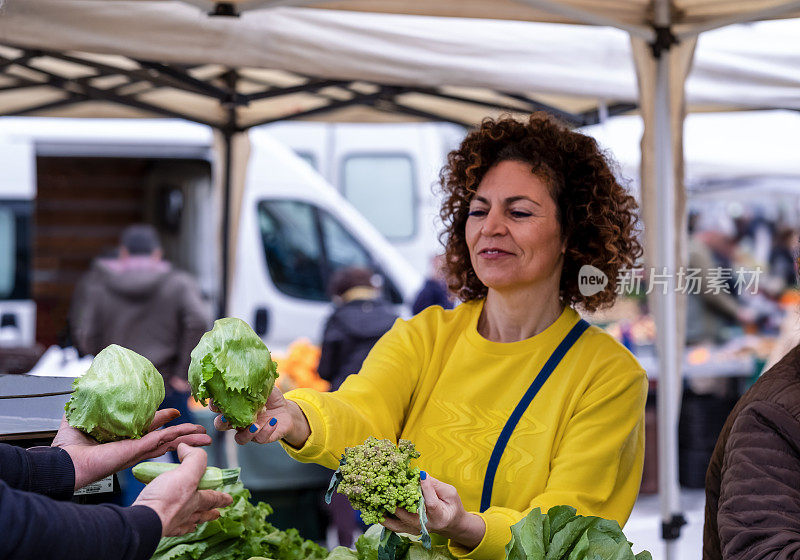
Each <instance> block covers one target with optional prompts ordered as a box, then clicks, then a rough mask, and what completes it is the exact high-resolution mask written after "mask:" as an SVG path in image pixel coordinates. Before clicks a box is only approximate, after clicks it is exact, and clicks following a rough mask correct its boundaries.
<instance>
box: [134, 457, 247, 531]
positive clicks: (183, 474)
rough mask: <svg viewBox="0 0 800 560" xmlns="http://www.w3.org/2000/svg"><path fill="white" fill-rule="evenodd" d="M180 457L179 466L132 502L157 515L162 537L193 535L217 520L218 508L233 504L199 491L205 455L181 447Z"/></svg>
mask: <svg viewBox="0 0 800 560" xmlns="http://www.w3.org/2000/svg"><path fill="white" fill-rule="evenodd" d="M178 457H179V458H180V460H181V464H180V466H179V467H178V468H177V469H175V470H172V471H167V472H165V473H163V474H160V475H158V476H157V477H156V478H155V479H154V480H153V481H152V482H151V483H150V484H148V485H147V486H145V488H144V490H142V492H141V493H140V494H139V497H138V498H136V501H135V502H133V505H134V506H147V507H149V508H151V509H152V510H153V511H155V512H156V513H157V514H158V517H159V518H160V519H161V536H162V537H174V536H178V535H183V534H185V533H189V532H191V531H194V530H195V528H196V527H197V525H198V524H199V523H204V522H206V521H211V520H213V519H216V518H218V517H219V511H217V508H221V507H226V506H229V505H231V503H232V502H233V499H232V498H231V497H230V496H229V495H228V494H225V493H224V492H217V491H215V490H198V489H197V485H198V484H199V483H200V478H202V476H203V473H204V472H205V470H206V461H207V456H206V452H205V451H203V450H202V449H198V448H195V447H189V446H188V445H186V444H185V443H181V444H180V445H178Z"/></svg>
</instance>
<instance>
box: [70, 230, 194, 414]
mask: <svg viewBox="0 0 800 560" xmlns="http://www.w3.org/2000/svg"><path fill="white" fill-rule="evenodd" d="M209 323H210V313H209V310H208V309H207V306H206V304H205V303H204V302H203V300H202V298H201V295H200V289H199V288H198V286H197V283H196V282H195V280H194V278H192V277H191V276H190V275H189V274H187V273H185V272H181V271H179V270H176V269H174V268H173V267H172V266H171V265H170V263H168V262H166V261H165V260H164V259H163V253H162V250H161V243H160V241H159V238H158V234H157V233H156V230H155V228H153V227H152V226H150V225H145V224H137V225H132V226H129V227H128V228H126V229H125V230H124V231H123V232H122V236H121V238H120V245H119V255H118V257H117V258H100V259H97V260H96V261H95V262H94V264H93V266H92V269H91V270H90V271H89V272H88V273H87V274H86V275H85V276H84V277H83V278H82V279H81V281H80V282H79V284H78V286H77V287H76V289H75V295H74V297H73V301H72V308H71V310H70V326H71V334H72V339H73V341H74V343H75V346H76V347H77V348H78V350H79V351H80V352H82V353H84V354H97V353H98V352H99V351H100V350H102V349H103V348H105V347H106V346H108V345H109V344H119V345H120V346H124V347H125V348H129V349H131V350H133V351H134V352H137V353H139V354H141V355H142V356H144V357H145V358H147V359H148V360H150V361H151V362H152V363H153V365H154V366H155V367H156V369H158V371H160V372H161V374H162V375H163V376H164V385H165V386H166V398H165V399H164V404H163V406H164V407H166V408H177V409H178V410H179V411H180V413H181V421H191V415H190V414H189V411H188V407H187V399H188V397H189V384H188V381H187V375H188V371H189V359H190V353H191V351H192V349H193V348H194V347H195V345H196V344H197V342H198V341H199V340H200V337H201V336H203V333H204V332H205V331H206V330H207V329H208V327H209Z"/></svg>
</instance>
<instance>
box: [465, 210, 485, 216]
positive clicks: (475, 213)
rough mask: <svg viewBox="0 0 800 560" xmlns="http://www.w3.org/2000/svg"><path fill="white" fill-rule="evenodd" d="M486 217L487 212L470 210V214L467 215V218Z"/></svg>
mask: <svg viewBox="0 0 800 560" xmlns="http://www.w3.org/2000/svg"><path fill="white" fill-rule="evenodd" d="M485 215H486V210H470V211H469V214H467V216H472V217H480V216H485Z"/></svg>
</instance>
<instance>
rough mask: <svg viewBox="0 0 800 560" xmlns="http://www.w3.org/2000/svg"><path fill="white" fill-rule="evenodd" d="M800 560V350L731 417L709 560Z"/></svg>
mask: <svg viewBox="0 0 800 560" xmlns="http://www.w3.org/2000/svg"><path fill="white" fill-rule="evenodd" d="M789 558H800V346H796V347H795V348H794V349H792V350H791V351H790V352H789V353H788V354H787V355H786V356H784V357H783V359H781V360H780V361H779V362H778V363H777V364H775V365H774V366H773V367H772V368H770V369H769V370H768V371H767V372H766V373H764V374H763V375H762V376H761V378H760V379H759V380H758V381H757V382H756V383H755V384H754V385H753V386H752V387H751V388H750V389H749V390H748V391H747V392H746V393H745V394H744V396H743V397H742V398H741V399H740V400H739V402H738V403H737V404H736V406H735V407H734V409H733V411H732V412H731V414H730V415H729V416H728V419H727V421H726V422H725V426H724V427H723V429H722V433H721V434H720V436H719V439H718V440H717V445H716V447H715V448H714V454H713V455H712V457H711V462H710V464H709V467H708V471H707V473H706V511H705V527H704V530H703V560H722V559H724V560H761V559H763V560H766V559H770V560H782V559H789Z"/></svg>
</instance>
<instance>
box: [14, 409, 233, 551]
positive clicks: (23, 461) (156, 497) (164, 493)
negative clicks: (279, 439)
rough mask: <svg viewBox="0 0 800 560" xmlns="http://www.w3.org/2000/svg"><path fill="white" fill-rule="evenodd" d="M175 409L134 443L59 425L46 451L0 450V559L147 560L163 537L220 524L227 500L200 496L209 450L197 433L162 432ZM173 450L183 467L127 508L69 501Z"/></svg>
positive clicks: (209, 493)
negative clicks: (209, 523)
mask: <svg viewBox="0 0 800 560" xmlns="http://www.w3.org/2000/svg"><path fill="white" fill-rule="evenodd" d="M177 414H178V413H177V411H176V410H160V411H158V412H157V413H156V415H155V418H154V419H153V423H152V424H151V426H150V432H149V433H147V434H145V436H144V437H142V438H140V439H128V440H121V441H116V442H112V443H103V444H98V443H97V441H95V440H94V439H93V438H91V437H89V436H87V435H86V434H84V433H83V432H81V431H79V430H77V429H75V428H73V427H72V426H70V425H69V424H68V423H67V421H66V418H64V419H62V421H61V426H60V427H59V429H58V433H57V434H56V437H55V439H54V440H53V444H52V446H51V447H32V448H30V449H23V448H21V447H15V446H12V445H7V444H2V443H0V525H2V527H3V536H2V538H0V560H6V559H9V560H10V559H12V558H18V559H22V558H48V559H53V560H56V559H63V560H80V559H87V560H89V559H97V558H102V559H104V560H115V559H120V560H123V559H124V560H146V559H147V558H150V557H151V556H152V555H153V553H154V552H155V550H156V546H158V542H159V540H160V539H161V537H166V536H177V535H182V534H184V533H189V532H191V531H193V530H194V529H195V528H196V527H197V525H198V524H199V523H203V522H205V521H210V520H212V519H216V518H217V517H219V512H218V511H217V509H216V508H219V507H225V506H228V505H230V503H231V498H230V496H229V495H227V494H224V493H222V492H216V491H213V490H198V489H197V485H198V483H199V482H200V478H201V477H202V476H203V474H204V473H205V469H206V453H205V451H203V450H202V449H197V448H195V447H191V446H197V445H208V444H209V443H211V438H210V437H209V436H208V435H206V433H205V430H204V429H203V427H202V426H196V425H193V424H181V425H178V426H172V427H170V428H165V429H163V430H160V429H158V428H160V427H161V426H163V425H164V424H165V423H166V422H167V421H169V420H171V419H173V418H175V416H177ZM169 450H177V451H178V453H179V455H180V457H181V465H180V466H179V467H178V468H177V469H175V470H174V471H172V472H169V473H165V474H163V475H161V476H159V477H158V478H157V479H156V480H154V481H153V482H152V483H150V485H148V486H147V488H146V489H144V490H143V491H142V492H141V494H139V496H138V497H137V499H136V501H135V502H134V503H133V505H132V506H131V507H126V508H121V507H118V506H114V505H106V504H103V505H79V504H75V503H72V502H70V501H69V500H70V498H72V496H73V493H74V492H75V491H76V490H78V489H79V488H83V487H84V486H86V485H88V484H91V483H92V482H95V481H97V480H100V479H102V478H104V477H106V476H108V475H110V474H112V473H114V472H117V471H119V470H120V469H123V468H126V467H129V466H131V465H134V464H136V463H138V462H140V461H143V460H145V459H150V458H154V457H159V456H161V455H163V454H164V453H166V452H167V451H169Z"/></svg>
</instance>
